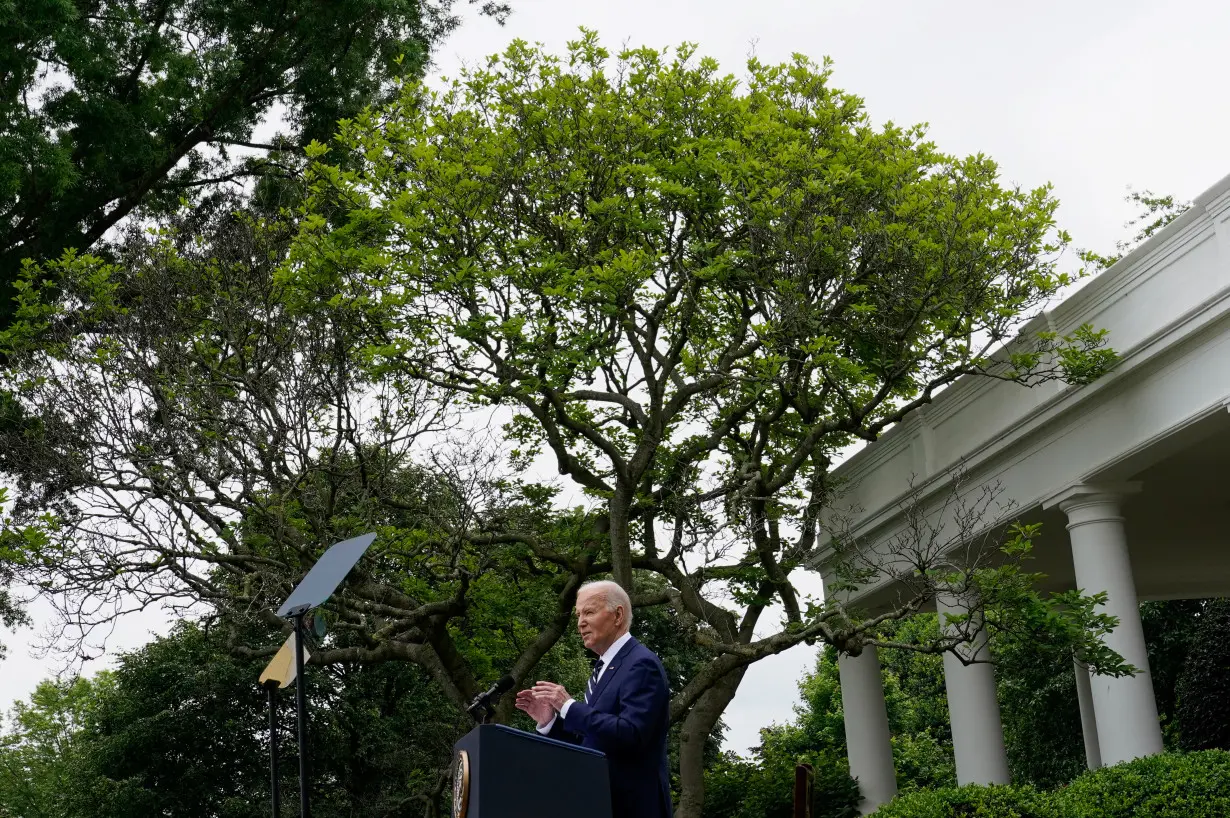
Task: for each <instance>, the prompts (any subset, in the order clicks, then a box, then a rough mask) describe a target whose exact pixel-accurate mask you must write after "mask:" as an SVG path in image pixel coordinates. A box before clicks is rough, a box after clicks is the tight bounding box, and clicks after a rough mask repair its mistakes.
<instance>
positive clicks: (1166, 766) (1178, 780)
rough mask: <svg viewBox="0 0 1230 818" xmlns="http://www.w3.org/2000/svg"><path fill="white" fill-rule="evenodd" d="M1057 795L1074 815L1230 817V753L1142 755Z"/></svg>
mask: <svg viewBox="0 0 1230 818" xmlns="http://www.w3.org/2000/svg"><path fill="white" fill-rule="evenodd" d="M1055 796H1056V800H1057V801H1058V802H1059V804H1060V805H1061V806H1062V807H1064V808H1065V809H1066V813H1065V815H1070V816H1073V818H1078V817H1079V818H1084V817H1085V816H1088V817H1089V818H1230V752H1225V751H1223V750H1206V751H1203V752H1198V753H1167V754H1164V755H1158V756H1150V757H1148V758H1138V759H1136V760H1135V761H1129V762H1128V763H1126V764H1117V765H1115V766H1114V767H1104V768H1103V769H1101V770H1097V771H1095V772H1091V773H1085V774H1084V775H1082V776H1080V777H1079V778H1077V779H1076V780H1075V781H1073V782H1072V784H1071V786H1069V787H1067V788H1066V789H1062V790H1059V791H1058V792H1056V793H1055Z"/></svg>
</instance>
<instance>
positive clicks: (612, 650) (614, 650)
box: [538, 633, 632, 735]
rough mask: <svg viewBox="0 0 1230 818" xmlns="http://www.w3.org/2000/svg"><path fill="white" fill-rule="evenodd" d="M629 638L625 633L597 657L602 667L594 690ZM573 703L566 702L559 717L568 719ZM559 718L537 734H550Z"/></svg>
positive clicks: (551, 721)
mask: <svg viewBox="0 0 1230 818" xmlns="http://www.w3.org/2000/svg"><path fill="white" fill-rule="evenodd" d="M631 638H632V634H631V633H625V634H624V635H623V636H621V637H619V638H618V639H616V640H615V641H614V642H612V643H611V646H610V647H609V648H607V649H606V651H604V652H603V654H602V656H601V657H599V658H601V659H602V667H601V669H599V671H598V678H597V679H594V690H597V689H598V683H599V682H601V681H602V677H603V676H604V675H606V671H607V668H609V667H610V666H611V662H613V661H615V657H616V656H618V655H619V651H620V650H622V649H623V646H624V645H626V644H627V643H628V640H629V639H631ZM587 684H588V682H587ZM573 701H575V700H574V699H569V700H568V701H566V702H564V706H563V707H561V708H560V709H559V716H563V717H565V718H567V717H568V708H569V707H572V703H573ZM559 716H553V717H552V718H551V720H550V721H549V722H547V723H546V724H544V725H543V726H542V727H539V728H538V732H540V733H542V734H543V735H546V734H547V733H550V732H551V728H552V727H554V726H555V720H556V719H557V718H559Z"/></svg>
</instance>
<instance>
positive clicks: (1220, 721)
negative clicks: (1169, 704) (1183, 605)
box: [1174, 599, 1230, 750]
mask: <svg viewBox="0 0 1230 818" xmlns="http://www.w3.org/2000/svg"><path fill="white" fill-rule="evenodd" d="M1194 630H1195V632H1194V633H1193V634H1192V638H1191V640H1190V650H1189V651H1188V652H1187V654H1186V656H1185V657H1184V659H1185V661H1184V664H1183V668H1182V674H1181V675H1179V676H1178V679H1177V682H1176V686H1175V687H1176V698H1177V700H1178V704H1177V711H1176V713H1175V719H1174V723H1175V724H1176V725H1177V727H1178V732H1179V742H1178V743H1179V744H1180V746H1182V747H1183V749H1185V750H1212V749H1217V750H1230V599H1219V600H1215V601H1212V602H1209V603H1207V605H1206V606H1205V608H1204V611H1203V613H1202V615H1201V617H1200V622H1199V624H1198V625H1197V626H1196V627H1195V629H1194Z"/></svg>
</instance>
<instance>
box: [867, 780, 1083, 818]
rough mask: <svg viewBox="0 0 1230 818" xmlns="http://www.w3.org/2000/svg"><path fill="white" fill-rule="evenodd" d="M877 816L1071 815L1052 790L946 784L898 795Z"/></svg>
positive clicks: (1020, 817) (1037, 817) (1013, 817)
mask: <svg viewBox="0 0 1230 818" xmlns="http://www.w3.org/2000/svg"><path fill="white" fill-rule="evenodd" d="M874 818H1067V817H1066V816H1065V815H1064V814H1063V813H1061V812H1060V811H1059V807H1058V806H1057V805H1056V804H1055V801H1054V797H1053V796H1052V795H1051V794H1050V793H1046V792H1040V791H1038V790H1035V789H1034V788H1033V787H1010V786H1004V787H980V786H977V785H973V784H971V785H969V786H966V787H944V788H941V789H934V790H915V791H913V792H910V793H907V794H905V795H901V796H898V797H897V798H894V799H893V800H892V801H891V802H889V803H888V804H885V805H884V806H883V807H880V809H879V810H877V811H876V813H875V815H874Z"/></svg>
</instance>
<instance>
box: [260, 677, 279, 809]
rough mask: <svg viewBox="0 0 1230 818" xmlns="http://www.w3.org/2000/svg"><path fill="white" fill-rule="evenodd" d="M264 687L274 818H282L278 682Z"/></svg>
mask: <svg viewBox="0 0 1230 818" xmlns="http://www.w3.org/2000/svg"><path fill="white" fill-rule="evenodd" d="M263 686H264V688H265V694H266V695H267V696H268V697H269V792H270V795H271V797H272V800H273V818H282V790H281V787H280V786H279V785H278V682H277V680H276V679H271V680H269V681H267V682H265V684H264V685H263Z"/></svg>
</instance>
